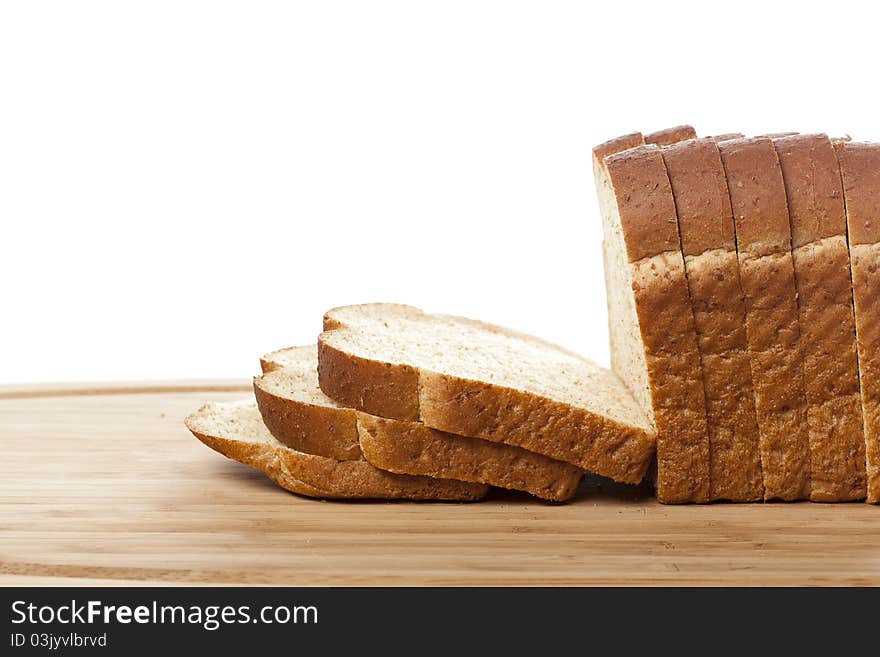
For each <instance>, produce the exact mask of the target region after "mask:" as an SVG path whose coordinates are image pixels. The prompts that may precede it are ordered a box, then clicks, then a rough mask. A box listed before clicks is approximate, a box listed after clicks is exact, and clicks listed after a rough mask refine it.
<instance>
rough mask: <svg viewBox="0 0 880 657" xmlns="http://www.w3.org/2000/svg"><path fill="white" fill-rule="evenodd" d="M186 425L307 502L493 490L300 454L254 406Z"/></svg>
mask: <svg viewBox="0 0 880 657" xmlns="http://www.w3.org/2000/svg"><path fill="white" fill-rule="evenodd" d="M186 426H187V428H188V429H189V430H190V431H192V433H193V435H195V437H196V438H198V439H199V440H201V441H202V442H203V443H205V444H206V445H207V446H208V447H210V448H211V449H213V450H214V451H216V452H220V453H221V454H223V455H224V456H227V457H229V458H231V459H233V460H235V461H239V462H240V463H244V464H245V465H249V466H251V467H253V468H256V469H258V470H262V471H263V472H265V473H266V475H267V476H268V477H269V478H270V479H271V480H272V481H274V482H275V483H276V484H278V485H279V486H281V487H282V488H285V489H287V490H289V491H291V492H293V493H298V494H300V495H306V496H308V497H319V498H338V499H407V500H458V501H472V500H479V499H481V498H482V497H484V496H485V495H486V493H487V492H488V490H489V489H488V486H483V485H481V484H472V483H466V482H462V481H452V480H449V479H433V478H431V477H413V476H409V475H399V474H392V473H390V472H385V471H384V470H380V469H378V468H375V467H373V466H372V465H370V464H369V463H366V462H365V461H338V460H336V459H329V458H326V457H323V456H315V455H314V454H306V453H304V452H298V451H296V450H294V449H291V448H289V447H285V446H284V445H282V444H281V443H279V442H278V441H277V440H275V438H273V437H272V434H270V433H269V431H268V429H266V426H265V425H264V424H263V421H262V419H261V417H260V412H259V410H257V406H256V404H254V403H253V402H251V401H246V402H238V403H231V404H216V403H214V404H206V405H205V406H202V407H201V408H200V409H199V410H197V411H196V412H195V413H193V414H192V415H190V416H189V417H187V418H186Z"/></svg>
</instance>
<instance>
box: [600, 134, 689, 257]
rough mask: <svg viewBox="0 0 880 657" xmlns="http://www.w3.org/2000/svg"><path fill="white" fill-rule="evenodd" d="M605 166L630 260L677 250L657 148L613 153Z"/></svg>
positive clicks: (672, 212)
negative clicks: (615, 197) (614, 195)
mask: <svg viewBox="0 0 880 657" xmlns="http://www.w3.org/2000/svg"><path fill="white" fill-rule="evenodd" d="M605 169H606V171H607V172H608V176H609V178H610V179H611V180H612V187H613V188H614V191H615V194H616V195H617V203H618V207H619V209H620V216H621V220H622V223H623V236H624V240H625V242H626V253H627V257H628V258H629V261H630V262H638V261H639V260H642V259H644V258H650V257H651V256H654V255H657V254H659V253H665V252H670V251H679V250H680V248H681V245H680V242H679V236H678V223H677V221H676V218H675V203H674V201H673V200H672V190H671V189H670V187H669V179H668V178H667V176H666V168H665V165H664V164H663V158H662V157H661V156H660V151H659V149H658V148H657V147H656V146H641V147H638V148H631V149H629V150H626V151H621V152H620V153H614V154H613V155H609V156H608V157H606V158H605Z"/></svg>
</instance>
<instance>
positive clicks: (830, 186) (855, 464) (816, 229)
mask: <svg viewBox="0 0 880 657" xmlns="http://www.w3.org/2000/svg"><path fill="white" fill-rule="evenodd" d="M773 144H774V146H775V147H776V153H777V155H778V156H779V163H780V165H781V167H782V177H783V179H784V181H785V192H786V196H787V199H788V214H789V222H790V225H791V240H792V241H791V251H792V259H793V264H794V275H795V283H796V285H797V293H798V308H799V312H800V327H801V346H802V348H803V367H804V390H805V392H806V398H807V427H808V434H809V443H810V499H811V500H813V501H816V502H841V501H848V500H858V499H863V498H864V497H865V437H864V431H863V428H862V426H863V425H862V406H861V399H860V397H859V366H858V359H857V356H856V338H855V335H856V333H855V320H854V318H853V300H852V282H851V280H850V262H849V249H848V247H847V242H846V211H845V209H844V201H843V186H842V184H841V180H840V170H839V166H838V164H837V157H836V156H835V154H834V147H833V146H832V144H831V140H830V139H829V138H828V136H827V135H791V136H786V137H780V138H778V139H774V140H773Z"/></svg>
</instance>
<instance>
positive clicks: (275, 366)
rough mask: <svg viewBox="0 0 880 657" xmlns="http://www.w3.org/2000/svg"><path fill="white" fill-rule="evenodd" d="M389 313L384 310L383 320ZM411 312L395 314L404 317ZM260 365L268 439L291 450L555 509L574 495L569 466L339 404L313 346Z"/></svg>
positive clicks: (258, 385) (259, 391)
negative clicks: (321, 376) (472, 486)
mask: <svg viewBox="0 0 880 657" xmlns="http://www.w3.org/2000/svg"><path fill="white" fill-rule="evenodd" d="M392 307H393V306H388V305H385V306H384V312H388V309H389V308H392ZM413 310H414V309H413V308H409V307H402V308H401V312H402V313H404V314H406V313H411V311H413ZM366 312H367V313H369V312H373V313H375V312H377V308H369V309H367V311H366ZM344 314H345V312H344V311H341V312H340V313H339V315H340V316H344ZM350 319H351V321H353V322H357V321H358V320H357V319H356V318H350ZM333 321H336V320H331V321H330V322H329V323H328V324H329V325H331V326H332V325H334V324H333ZM260 362H261V364H262V366H263V369H264V370H265V373H264V374H263V375H262V376H259V377H256V378H255V379H254V393H255V396H256V399H257V405H258V406H259V408H260V412H261V414H262V416H263V421H264V422H265V423H266V426H267V427H268V428H269V430H270V431H271V432H272V434H273V435H274V436H275V437H276V438H278V439H279V440H280V441H281V442H283V443H284V444H286V445H288V446H289V447H293V448H294V449H299V450H301V451H305V452H309V453H312V454H319V455H322V456H330V457H332V458H338V457H336V456H334V454H351V455H352V456H351V457H350V458H355V459H363V458H366V460H367V461H368V462H369V463H371V464H372V465H374V466H376V467H378V468H381V469H382V470H388V471H389V472H396V473H398V474H411V475H426V476H429V477H436V478H440V479H458V480H461V481H470V482H474V483H481V484H489V485H492V486H497V487H499V488H508V489H512V490H522V491H525V492H528V493H531V494H533V495H535V496H536V497H540V498H542V499H546V500H551V501H554V502H562V501H565V500H568V499H570V498H572V497H573V496H574V494H575V492H576V491H577V486H578V483H579V482H580V480H581V476H582V475H583V471H582V470H581V469H580V468H578V467H576V466H574V465H571V464H569V463H564V462H562V461H557V460H555V459H551V458H549V457H547V456H543V455H541V454H535V453H533V452H529V451H526V450H524V449H522V448H519V447H514V446H512V445H505V444H502V443H494V442H490V441H486V440H481V439H479V438H467V437H464V436H457V435H454V434H451V433H445V432H441V431H436V430H434V429H429V428H428V427H426V426H425V425H424V424H422V423H420V422H405V421H401V420H385V419H382V418H377V417H374V416H370V415H368V414H366V413H363V412H360V411H356V410H354V409H353V408H347V407H345V406H342V405H340V404H338V403H337V402H335V401H333V400H332V399H330V398H329V397H328V396H327V395H325V394H324V393H323V392H322V391H321V388H320V387H319V385H318V372H317V364H318V356H317V350H316V347H315V346H314V345H311V346H307V347H288V348H286V349H281V350H278V351H275V352H272V353H271V354H267V355H266V356H263V357H262V358H261V359H260ZM322 437H325V438H324V439H322Z"/></svg>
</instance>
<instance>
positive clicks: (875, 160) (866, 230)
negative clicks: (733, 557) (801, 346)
mask: <svg viewBox="0 0 880 657" xmlns="http://www.w3.org/2000/svg"><path fill="white" fill-rule="evenodd" d="M836 150H837V155H838V158H839V160H840V170H841V174H842V178H843V188H844V197H845V199H846V223H847V232H848V235H849V249H850V267H851V273H852V290H853V306H854V308H855V324H856V343H857V346H858V356H859V375H860V383H861V403H862V415H863V421H864V435H865V457H866V475H867V501H868V502H871V503H872V504H876V503H880V144H867V143H860V142H849V143H846V142H840V143H837V144H836Z"/></svg>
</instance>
